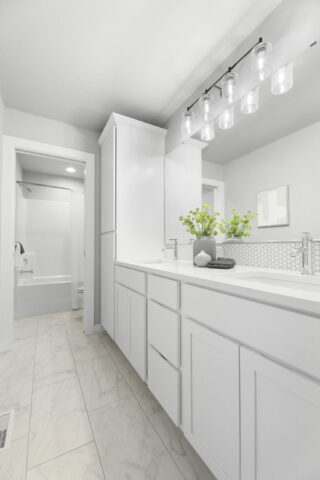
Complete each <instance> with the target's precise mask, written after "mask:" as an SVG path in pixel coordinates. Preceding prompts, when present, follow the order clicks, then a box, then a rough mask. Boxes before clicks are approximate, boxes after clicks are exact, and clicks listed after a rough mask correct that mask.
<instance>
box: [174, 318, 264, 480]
mask: <svg viewBox="0 0 320 480" xmlns="http://www.w3.org/2000/svg"><path fill="white" fill-rule="evenodd" d="M182 384H183V398H182V405H183V430H184V434H185V436H186V437H187V439H188V440H189V441H190V443H191V444H192V445H193V447H194V448H195V450H196V451H197V452H198V454H199V455H200V456H201V457H202V458H203V460H204V461H205V462H206V463H207V465H208V467H209V468H210V469H211V470H212V472H213V474H214V475H215V476H216V477H217V479H218V480H238V479H239V469H240V465H239V456H240V451H239V450H240V446H239V435H240V432H239V430H240V429H239V408H240V399H239V347H238V345H236V344H235V343H233V342H231V341H229V340H227V339H226V338H224V337H221V336H220V335H216V334H215V333H214V332H212V331H211V330H209V329H208V328H206V327H203V326H200V325H199V324H197V323H195V322H193V321H191V320H189V319H185V318H184V319H183V371H182ZM244 478H245V477H244ZM245 480H247V479H245ZM269 480H270V479H269Z"/></svg>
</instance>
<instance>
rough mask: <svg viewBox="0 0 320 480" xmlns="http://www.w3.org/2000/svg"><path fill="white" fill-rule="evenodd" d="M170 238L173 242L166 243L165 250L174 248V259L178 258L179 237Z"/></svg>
mask: <svg viewBox="0 0 320 480" xmlns="http://www.w3.org/2000/svg"><path fill="white" fill-rule="evenodd" d="M169 240H170V241H171V242H173V243H165V244H164V248H163V251H164V250H173V258H174V260H178V239H177V238H169Z"/></svg>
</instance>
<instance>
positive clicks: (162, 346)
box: [148, 300, 180, 367]
mask: <svg viewBox="0 0 320 480" xmlns="http://www.w3.org/2000/svg"><path fill="white" fill-rule="evenodd" d="M148 343H149V344H151V345H152V346H153V347H155V348H156V349H157V350H158V352H160V353H161V354H162V355H164V356H165V357H166V359H167V360H169V362H171V363H172V364H173V365H175V366H176V367H179V365H180V315H179V314H178V313H175V312H173V311H172V310H169V309H168V308H166V307H163V306H162V305H159V304H158V303H155V302H153V301H152V300H149V303H148Z"/></svg>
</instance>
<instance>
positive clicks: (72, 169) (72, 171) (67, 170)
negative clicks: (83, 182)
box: [66, 167, 77, 173]
mask: <svg viewBox="0 0 320 480" xmlns="http://www.w3.org/2000/svg"><path fill="white" fill-rule="evenodd" d="M76 171H77V170H76V169H75V168H73V167H67V168H66V172H68V173H75V172H76Z"/></svg>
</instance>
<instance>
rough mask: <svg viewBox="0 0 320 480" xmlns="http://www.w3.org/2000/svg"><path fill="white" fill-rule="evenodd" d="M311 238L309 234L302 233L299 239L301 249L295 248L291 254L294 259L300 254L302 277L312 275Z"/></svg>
mask: <svg viewBox="0 0 320 480" xmlns="http://www.w3.org/2000/svg"><path fill="white" fill-rule="evenodd" d="M312 245H313V242H312V237H311V235H310V233H309V232H303V234H302V238H301V247H299V248H295V249H294V250H292V252H291V256H292V257H296V256H297V255H299V254H301V260H302V269H301V273H302V274H303V275H312V274H313V261H312Z"/></svg>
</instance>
